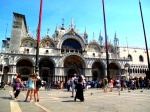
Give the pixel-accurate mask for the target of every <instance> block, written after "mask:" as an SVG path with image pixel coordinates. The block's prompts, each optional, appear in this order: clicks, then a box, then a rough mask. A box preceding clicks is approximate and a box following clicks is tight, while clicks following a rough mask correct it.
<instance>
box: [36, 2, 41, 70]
mask: <svg viewBox="0 0 150 112" xmlns="http://www.w3.org/2000/svg"><path fill="white" fill-rule="evenodd" d="M42 4H43V0H41V1H40V14H39V23H38V29H37V46H36V64H35V72H39V67H38V66H39V44H40V33H41V20H42Z"/></svg>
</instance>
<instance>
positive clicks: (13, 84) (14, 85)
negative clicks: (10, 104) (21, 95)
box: [10, 73, 18, 98]
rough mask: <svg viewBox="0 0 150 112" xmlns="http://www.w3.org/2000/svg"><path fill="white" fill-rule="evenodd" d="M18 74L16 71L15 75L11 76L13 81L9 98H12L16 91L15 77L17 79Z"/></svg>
mask: <svg viewBox="0 0 150 112" xmlns="http://www.w3.org/2000/svg"><path fill="white" fill-rule="evenodd" d="M17 76H18V74H17V73H16V74H15V76H14V77H13V81H12V87H13V91H12V93H11V94H10V98H13V97H14V95H15V93H16V79H17Z"/></svg>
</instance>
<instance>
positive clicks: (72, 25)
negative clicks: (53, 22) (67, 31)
mask: <svg viewBox="0 0 150 112" xmlns="http://www.w3.org/2000/svg"><path fill="white" fill-rule="evenodd" d="M71 28H73V18H71Z"/></svg>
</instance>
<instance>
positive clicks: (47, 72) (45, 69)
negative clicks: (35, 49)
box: [39, 59, 54, 82]
mask: <svg viewBox="0 0 150 112" xmlns="http://www.w3.org/2000/svg"><path fill="white" fill-rule="evenodd" d="M39 73H40V77H41V78H42V79H43V80H44V81H46V82H52V81H53V80H54V79H53V74H54V64H53V63H52V62H51V61H50V60H49V59H43V60H41V61H40V63H39Z"/></svg>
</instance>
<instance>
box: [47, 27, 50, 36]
mask: <svg viewBox="0 0 150 112" xmlns="http://www.w3.org/2000/svg"><path fill="white" fill-rule="evenodd" d="M49 32H50V29H49V28H47V35H48V36H50V34H49Z"/></svg>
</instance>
